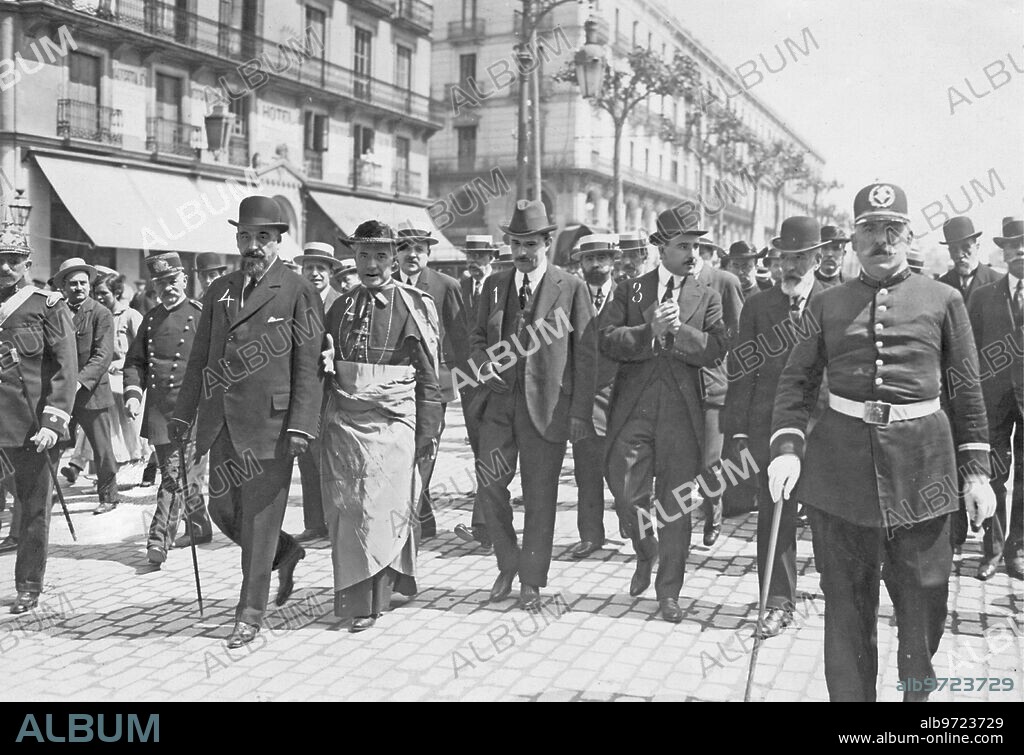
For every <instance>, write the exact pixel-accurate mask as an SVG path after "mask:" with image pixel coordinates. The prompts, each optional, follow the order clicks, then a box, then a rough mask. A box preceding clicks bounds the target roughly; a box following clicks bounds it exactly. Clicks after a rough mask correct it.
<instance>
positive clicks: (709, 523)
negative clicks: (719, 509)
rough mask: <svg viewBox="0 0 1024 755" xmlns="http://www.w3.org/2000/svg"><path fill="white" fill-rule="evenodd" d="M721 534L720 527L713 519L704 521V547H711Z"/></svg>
mask: <svg viewBox="0 0 1024 755" xmlns="http://www.w3.org/2000/svg"><path fill="white" fill-rule="evenodd" d="M720 534H722V525H721V524H715V522H714V520H713V519H706V520H705V521H704V545H707V546H709V547H710V546H712V545H714V544H715V543H716V542H717V541H718V536H719V535H720Z"/></svg>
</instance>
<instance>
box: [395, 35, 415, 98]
mask: <svg viewBox="0 0 1024 755" xmlns="http://www.w3.org/2000/svg"><path fill="white" fill-rule="evenodd" d="M395 86H396V87H398V88H399V89H404V90H406V91H408V90H410V89H412V49H411V48H409V47H405V46H404V45H395Z"/></svg>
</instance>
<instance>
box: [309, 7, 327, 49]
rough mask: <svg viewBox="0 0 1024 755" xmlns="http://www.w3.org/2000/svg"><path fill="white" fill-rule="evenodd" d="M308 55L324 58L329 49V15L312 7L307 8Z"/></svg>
mask: <svg viewBox="0 0 1024 755" xmlns="http://www.w3.org/2000/svg"><path fill="white" fill-rule="evenodd" d="M305 37H306V55H309V56H310V57H311V58H319V59H323V58H324V53H325V48H326V47H327V14H326V13H324V12H323V11H322V10H320V9H319V8H314V7H313V6H312V5H307V6H306V29H305Z"/></svg>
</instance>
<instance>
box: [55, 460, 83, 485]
mask: <svg viewBox="0 0 1024 755" xmlns="http://www.w3.org/2000/svg"><path fill="white" fill-rule="evenodd" d="M81 471H82V470H81V469H79V468H78V467H77V466H76V465H75V464H68V465H67V466H66V467H61V468H60V473H61V474H62V475H64V479H65V480H67V481H68V484H69V485H74V484H75V483H76V482H78V475H79V474H80V473H81Z"/></svg>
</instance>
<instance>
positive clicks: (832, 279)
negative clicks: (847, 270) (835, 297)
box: [814, 225, 850, 288]
mask: <svg viewBox="0 0 1024 755" xmlns="http://www.w3.org/2000/svg"><path fill="white" fill-rule="evenodd" d="M821 241H822V243H823V244H824V246H823V247H822V249H821V265H820V266H819V267H818V269H817V270H815V271H814V277H815V278H817V279H818V280H819V281H821V283H822V285H823V286H825V287H826V288H831V287H832V286H838V285H839V284H840V283H843V282H844V281H845V280H846V279H845V278H843V257H845V256H846V245H847V244H848V243H850V239H849V237H848V236H847V235H846V234H845V233H844V232H843V231H842V230H840V229H839V228H837V227H836V226H834V225H823V226H822V227H821Z"/></svg>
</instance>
